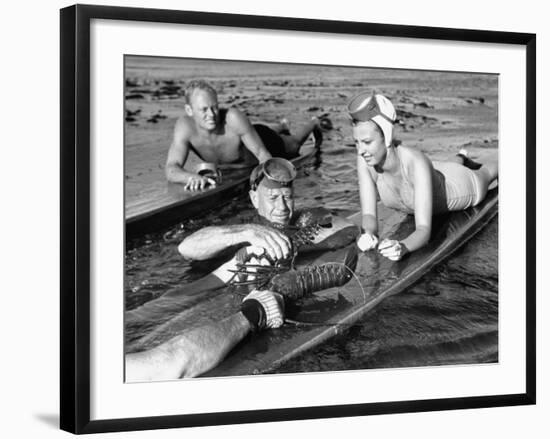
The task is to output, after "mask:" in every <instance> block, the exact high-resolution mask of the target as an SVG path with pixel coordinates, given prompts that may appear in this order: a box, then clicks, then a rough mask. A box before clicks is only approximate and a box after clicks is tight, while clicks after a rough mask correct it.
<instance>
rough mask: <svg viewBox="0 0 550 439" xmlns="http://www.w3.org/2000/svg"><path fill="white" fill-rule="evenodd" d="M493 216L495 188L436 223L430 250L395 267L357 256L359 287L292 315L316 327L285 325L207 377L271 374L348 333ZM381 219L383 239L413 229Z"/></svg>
mask: <svg viewBox="0 0 550 439" xmlns="http://www.w3.org/2000/svg"><path fill="white" fill-rule="evenodd" d="M497 213H498V189H494V190H492V191H490V192H489V194H488V196H487V198H486V199H485V201H484V202H483V203H482V204H481V205H479V206H476V207H474V208H471V209H468V210H466V211H463V212H454V213H451V214H448V215H445V216H440V217H438V218H436V221H435V223H434V227H433V232H432V239H431V241H430V243H429V245H427V246H426V247H424V248H423V249H421V250H419V251H417V252H415V253H412V254H410V255H408V257H406V258H404V259H403V260H401V261H399V262H391V261H389V260H388V259H386V258H384V257H382V256H380V255H379V254H378V252H374V251H370V252H366V253H361V254H360V256H359V261H358V263H357V269H356V275H357V276H358V279H359V282H358V281H355V280H351V281H350V282H349V283H348V284H346V285H345V286H343V287H340V288H332V289H329V290H325V291H322V292H319V293H316V294H314V295H313V296H312V297H311V298H309V299H308V300H305V301H303V303H302V304H300V307H299V309H298V311H297V312H296V313H295V314H294V315H293V316H292V318H293V319H294V320H297V321H302V322H310V323H316V324H314V325H311V326H292V325H285V326H283V327H282V328H280V329H277V330H271V331H265V332H264V333H261V334H258V335H255V336H253V337H250V338H249V339H248V340H246V341H243V342H242V343H240V344H239V346H237V348H236V349H234V350H233V351H232V353H231V354H230V355H229V356H228V357H227V358H226V360H225V361H224V362H222V363H221V364H220V365H219V366H218V367H217V368H215V369H213V370H211V371H210V372H208V373H206V374H205V376H236V375H251V374H259V373H265V372H269V371H273V370H274V369H276V368H277V367H278V366H279V365H281V364H282V363H284V362H285V361H288V360H289V359H291V358H293V357H295V356H296V355H298V354H300V353H302V352H304V351H306V350H307V349H311V348H313V347H314V346H317V345H319V344H320V343H323V342H324V341H326V340H327V339H329V338H330V337H333V336H334V335H336V334H338V333H341V332H342V331H344V330H345V329H346V328H349V326H350V325H352V324H354V323H355V322H356V321H357V320H358V319H360V318H362V317H363V316H364V315H365V314H366V313H367V312H368V311H369V310H371V309H372V308H373V307H375V306H376V305H377V304H378V303H380V301H382V300H383V299H385V298H386V297H388V296H391V295H394V294H397V293H399V292H401V291H403V290H404V289H405V288H407V287H409V286H410V285H412V284H413V283H414V282H416V281H417V280H419V279H420V278H421V277H422V276H423V275H424V274H425V273H426V272H428V271H429V270H431V269H432V268H433V267H434V266H435V265H436V264H438V263H439V262H441V261H442V260H443V259H445V258H446V257H448V256H449V255H451V254H452V253H453V252H454V251H455V250H457V249H458V248H460V247H461V246H462V245H464V243H466V242H467V241H468V240H469V239H470V238H472V237H473V236H474V235H475V234H476V233H477V232H479V231H480V230H481V229H482V228H483V227H484V226H485V225H486V224H487V223H488V222H489V221H490V220H491V219H492V218H494V217H495V215H497ZM382 217H383V218H384V221H383V222H384V229H383V231H382V234H381V236H397V237H399V238H402V237H404V236H406V235H408V234H409V233H411V231H412V230H413V229H414V219H413V217H412V216H410V215H404V214H402V213H399V212H395V211H390V210H388V209H384V211H383V212H382ZM352 219H353V220H354V221H356V222H357V223H358V222H359V221H360V216H359V215H354V216H353V217H352Z"/></svg>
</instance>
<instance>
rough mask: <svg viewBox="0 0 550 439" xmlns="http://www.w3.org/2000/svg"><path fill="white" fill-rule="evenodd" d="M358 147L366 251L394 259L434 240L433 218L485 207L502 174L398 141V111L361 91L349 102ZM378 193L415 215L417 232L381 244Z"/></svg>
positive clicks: (381, 98)
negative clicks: (443, 159)
mask: <svg viewBox="0 0 550 439" xmlns="http://www.w3.org/2000/svg"><path fill="white" fill-rule="evenodd" d="M348 113H349V116H350V118H351V121H352V126H353V137H354V139H355V142H356V148H357V173H358V178H359V195H360V200H361V211H362V215H363V218H362V226H363V230H364V233H363V234H362V235H361V237H360V238H359V240H358V243H357V244H358V246H359V248H360V249H361V250H363V251H365V250H370V249H373V248H376V247H378V250H379V251H380V253H381V254H382V255H383V256H385V257H387V258H388V259H390V260H392V261H398V260H400V259H401V258H402V257H403V256H404V255H406V254H407V253H409V252H413V251H415V250H418V249H419V248H421V247H423V246H424V245H426V244H427V243H428V241H429V239H430V233H431V228H432V215H435V214H438V213H443V212H449V211H457V210H464V209H467V208H468V207H470V206H475V205H477V204H479V203H480V202H481V201H483V199H484V198H485V196H486V195H487V189H488V187H489V185H490V184H491V182H492V181H493V180H495V179H496V178H497V176H498V164H497V163H490V164H485V165H483V166H482V165H480V164H479V163H476V162H473V161H472V160H470V159H469V158H468V157H466V155H464V154H458V155H457V156H456V158H454V159H455V160H456V161H449V162H437V161H431V160H430V159H429V158H428V157H427V156H426V155H425V154H424V153H422V152H421V151H419V150H417V149H415V148H411V147H407V146H402V145H399V146H398V145H397V143H396V142H395V141H394V124H395V122H396V112H395V108H394V107H393V105H392V103H391V102H390V101H389V100H388V99H387V98H386V97H384V96H382V95H380V94H374V93H372V94H371V93H361V94H359V95H357V96H355V97H354V98H353V99H352V100H351V101H350V103H349V104H348ZM377 193H378V194H379V195H380V199H381V201H382V203H384V205H385V206H388V207H391V208H394V209H397V210H400V211H403V212H406V213H411V214H414V219H415V225H416V227H415V231H414V232H413V233H412V234H411V235H409V236H408V237H407V238H405V239H403V240H402V241H397V240H395V239H384V240H383V241H382V242H380V243H379V242H378V236H377V234H378V217H377V209H376V200H377Z"/></svg>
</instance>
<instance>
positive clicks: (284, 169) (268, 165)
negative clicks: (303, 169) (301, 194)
mask: <svg viewBox="0 0 550 439" xmlns="http://www.w3.org/2000/svg"><path fill="white" fill-rule="evenodd" d="M296 174H297V172H296V168H295V167H294V165H293V164H292V163H290V162H289V161H288V160H285V159H283V158H281V157H272V158H270V159H267V160H266V161H265V162H263V163H261V164H259V165H258V166H256V167H255V168H254V169H253V171H252V173H251V174H250V189H252V190H253V191H255V190H256V189H258V186H259V185H260V183H261V182H263V184H264V185H265V186H266V187H268V188H282V187H291V186H292V182H293V181H294V179H295V178H296Z"/></svg>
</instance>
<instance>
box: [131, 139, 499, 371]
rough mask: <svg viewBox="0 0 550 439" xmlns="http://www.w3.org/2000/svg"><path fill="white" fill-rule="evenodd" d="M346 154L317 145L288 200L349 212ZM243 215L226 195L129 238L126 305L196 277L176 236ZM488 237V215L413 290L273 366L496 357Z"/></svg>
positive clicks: (494, 230)
mask: <svg viewBox="0 0 550 439" xmlns="http://www.w3.org/2000/svg"><path fill="white" fill-rule="evenodd" d="M326 142H327V143H330V140H329V139H327V141H326ZM353 157H354V151H353V149H349V150H346V151H345V152H344V153H340V154H338V155H336V154H331V147H330V145H329V146H328V147H326V149H324V150H323V152H322V154H321V156H320V157H319V158H317V159H316V160H313V161H312V162H311V163H310V164H308V165H307V166H306V167H305V168H304V169H302V170H301V171H300V174H299V175H300V178H299V180H298V181H297V183H296V194H297V199H296V204H297V206H303V207H314V206H318V205H324V206H326V207H328V208H329V209H332V210H335V211H339V212H342V213H343V214H346V213H349V212H352V211H355V210H357V208H358V202H359V201H358V194H357V190H356V189H354V188H356V187H357V186H356V176H355V172H354V170H353V168H352V166H351V165H350V163H353ZM343 176H345V177H346V179H347V180H348V181H345V180H344V179H343ZM300 194H302V196H300ZM303 194H307V196H304V195H303ZM252 213H253V211H252V209H251V207H250V204H249V203H248V201H247V200H246V199H244V198H242V199H235V200H234V201H233V202H232V203H231V204H230V205H228V206H225V207H224V208H222V209H221V210H220V211H218V212H216V213H215V214H208V215H206V216H205V217H204V218H201V219H196V220H190V221H186V222H184V223H181V224H179V225H177V226H175V227H172V228H170V229H168V230H165V231H163V232H162V233H159V234H155V235H150V236H147V237H145V238H143V239H141V240H140V241H134V242H132V243H129V246H128V251H127V255H126V263H127V264H126V265H127V270H126V309H133V308H135V307H137V306H139V305H141V304H143V303H145V302H147V301H149V300H151V299H153V298H155V297H158V296H160V295H162V294H163V293H164V292H165V291H167V290H169V289H170V288H173V287H176V286H181V285H182V284H184V283H186V282H189V281H191V280H194V279H197V278H200V277H202V276H204V275H205V274H206V273H208V272H209V271H210V270H211V269H212V268H213V266H212V265H209V264H206V265H204V266H197V265H194V266H193V267H191V265H190V264H189V263H188V262H185V261H183V260H182V259H181V258H180V257H179V255H178V253H177V249H176V247H177V244H178V243H179V242H180V241H181V240H182V239H183V237H185V236H186V235H187V234H189V233H191V232H193V231H194V230H197V229H199V228H200V227H203V226H205V225H209V224H210V225H211V224H218V223H219V224H222V223H224V222H226V221H228V220H230V219H233V220H234V218H235V217H237V218H241V219H242V218H246V217H248V216H251V215H252ZM497 242H498V220H497V219H495V220H493V221H492V222H491V223H490V224H489V225H488V226H487V227H486V228H485V229H484V230H483V231H482V232H481V233H479V234H478V235H477V236H476V237H475V238H474V239H472V240H471V241H470V242H469V243H467V244H466V245H465V246H464V247H463V248H461V249H460V250H458V251H457V252H456V253H455V254H454V255H453V256H452V257H451V258H450V259H448V260H447V261H444V262H443V263H441V264H440V265H439V266H438V267H437V268H436V269H435V270H433V271H432V272H430V273H428V274H427V275H426V276H425V277H424V278H423V279H422V280H421V281H420V282H418V283H417V284H415V285H414V286H413V287H412V288H410V289H408V290H406V291H405V292H403V293H402V294H400V295H397V296H394V297H390V298H388V299H386V300H385V301H383V302H382V303H381V304H380V305H379V306H378V307H376V308H375V309H374V310H372V311H371V312H370V313H368V314H367V315H366V316H365V317H364V318H363V319H362V320H361V321H360V322H359V323H357V324H356V325H355V326H354V327H352V328H351V329H350V330H349V331H348V332H346V333H345V334H344V335H341V336H338V337H336V338H334V339H332V340H330V341H329V342H327V343H325V344H323V345H322V346H320V347H318V348H316V349H314V350H311V351H309V352H307V353H305V354H303V355H302V356H300V357H298V358H296V359H294V360H291V361H290V362H288V363H286V364H285V365H283V366H282V367H281V368H280V370H279V372H286V373H288V372H301V371H311V372H314V371H330V370H344V369H345V370H348V369H365V368H388V367H405V366H427V365H440V364H464V363H480V362H494V361H498V256H497V254H498V253H497ZM149 330H150V328H143V330H140V329H139V328H137V329H136V328H132V329H131V330H128V331H127V333H126V337H125V339H126V341H127V342H130V341H133V340H136V339H137V338H140V337H141V336H144V335H146V334H147V331H149Z"/></svg>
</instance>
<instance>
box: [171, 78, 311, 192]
mask: <svg viewBox="0 0 550 439" xmlns="http://www.w3.org/2000/svg"><path fill="white" fill-rule="evenodd" d="M185 102H186V103H185V114H184V115H183V116H181V117H180V118H179V119H178V121H177V122H176V126H175V128H174V137H173V140H172V144H171V145H170V150H169V151H168V157H167V160H166V166H165V172H166V178H167V179H168V181H170V182H172V183H183V184H185V188H186V189H188V190H191V191H196V190H201V189H204V188H205V187H207V186H209V185H210V186H216V181H215V179H213V178H210V177H207V176H203V175H199V174H198V173H195V172H190V171H188V170H185V169H184V166H185V163H186V161H187V157H188V155H189V151H193V152H194V153H195V154H196V155H197V156H198V157H199V158H200V159H201V160H202V161H203V162H208V163H214V164H216V165H218V164H235V163H240V164H243V165H254V164H255V163H258V162H259V163H262V162H264V161H265V160H267V159H268V158H270V157H271V156H274V157H285V158H293V157H297V156H298V151H299V149H300V146H301V145H302V144H303V143H304V142H305V141H306V139H307V138H308V137H309V135H310V134H311V133H312V132H314V135H315V136H316V139H317V141H318V143H320V138H321V137H322V136H321V134H320V129H319V123H320V122H319V119H317V118H316V117H314V118H312V119H311V121H310V122H309V123H307V124H306V125H305V126H303V127H302V128H301V129H300V130H298V132H297V133H296V134H295V135H291V134H290V133H289V131H288V126H287V125H286V123H282V124H281V125H280V126H278V127H276V128H275V130H274V129H272V128H270V127H268V126H266V125H263V124H255V125H252V124H251V123H250V121H249V120H248V118H247V117H246V116H245V115H244V114H243V113H242V112H241V111H239V110H238V109H236V108H228V109H221V108H219V106H218V95H217V93H216V91H215V90H214V89H213V88H212V87H211V86H210V85H209V84H208V83H207V82H205V81H191V82H190V83H189V85H188V86H187V87H186V89H185Z"/></svg>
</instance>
